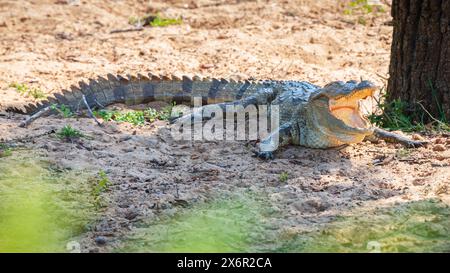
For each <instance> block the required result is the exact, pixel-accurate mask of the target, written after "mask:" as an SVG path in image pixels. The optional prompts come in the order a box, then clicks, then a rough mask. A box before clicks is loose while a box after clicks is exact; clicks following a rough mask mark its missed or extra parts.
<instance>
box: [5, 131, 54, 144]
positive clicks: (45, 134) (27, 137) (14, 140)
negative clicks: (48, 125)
mask: <svg viewBox="0 0 450 273" xmlns="http://www.w3.org/2000/svg"><path fill="white" fill-rule="evenodd" d="M54 133H56V131H55V129H50V130H47V131H45V132H43V133H40V134H36V135H33V136H25V137H21V138H13V139H8V140H6V141H3V142H0V144H3V145H7V146H9V147H14V146H16V143H17V142H22V143H23V142H29V141H31V140H33V139H35V138H39V137H43V136H47V135H51V134H54Z"/></svg>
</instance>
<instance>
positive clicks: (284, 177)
mask: <svg viewBox="0 0 450 273" xmlns="http://www.w3.org/2000/svg"><path fill="white" fill-rule="evenodd" d="M288 179H289V174H288V173H287V172H282V173H280V176H279V177H278V180H279V181H280V183H286V182H287V180H288Z"/></svg>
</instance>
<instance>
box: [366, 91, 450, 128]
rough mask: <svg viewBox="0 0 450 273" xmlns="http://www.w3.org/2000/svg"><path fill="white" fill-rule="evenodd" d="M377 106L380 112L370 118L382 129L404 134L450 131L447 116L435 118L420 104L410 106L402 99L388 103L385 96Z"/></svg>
mask: <svg viewBox="0 0 450 273" xmlns="http://www.w3.org/2000/svg"><path fill="white" fill-rule="evenodd" d="M377 104H378V108H379V111H377V112H376V113H374V114H371V115H370V116H369V117H368V118H369V120H370V121H371V122H372V123H373V124H375V125H376V126H378V127H380V128H384V129H387V130H401V131H404V132H414V131H415V132H417V131H427V130H428V131H429V130H434V131H450V126H449V124H448V123H447V122H446V120H445V116H443V115H442V117H443V118H442V117H441V118H435V117H433V116H432V115H431V114H430V112H429V111H427V110H426V109H425V107H424V106H423V105H422V104H420V103H416V105H410V104H409V103H407V102H405V101H402V100H400V99H395V100H392V101H391V102H387V100H386V96H383V97H382V98H381V100H380V101H377ZM412 109H415V110H414V111H413V110H412ZM427 120H432V122H430V123H426V121H427Z"/></svg>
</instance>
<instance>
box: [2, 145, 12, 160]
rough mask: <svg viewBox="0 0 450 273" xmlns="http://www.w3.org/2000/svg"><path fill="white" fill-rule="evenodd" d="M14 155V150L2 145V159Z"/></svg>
mask: <svg viewBox="0 0 450 273" xmlns="http://www.w3.org/2000/svg"><path fill="white" fill-rule="evenodd" d="M11 155H12V149H11V148H10V147H8V146H6V145H5V144H2V143H0V158H2V157H7V156H11Z"/></svg>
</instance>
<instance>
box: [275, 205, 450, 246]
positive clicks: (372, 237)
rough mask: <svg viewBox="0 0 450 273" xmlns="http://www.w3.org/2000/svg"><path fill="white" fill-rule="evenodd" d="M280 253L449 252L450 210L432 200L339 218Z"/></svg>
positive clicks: (302, 236) (288, 243)
mask: <svg viewBox="0 0 450 273" xmlns="http://www.w3.org/2000/svg"><path fill="white" fill-rule="evenodd" d="M277 251H278V252H449V251H450V209H449V207H448V205H446V204H444V203H442V202H439V201H438V200H434V199H429V200H422V201H415V202H408V203H404V204H399V205H396V206H394V207H389V208H382V209H376V210H374V211H372V212H370V213H355V215H352V216H349V217H339V219H338V220H337V221H335V222H333V223H330V224H329V225H328V226H327V227H325V228H323V229H322V230H320V231H319V232H314V233H309V234H299V235H297V236H296V237H295V238H294V239H292V240H290V241H287V242H285V243H284V244H283V246H282V247H280V248H279V249H277Z"/></svg>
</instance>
